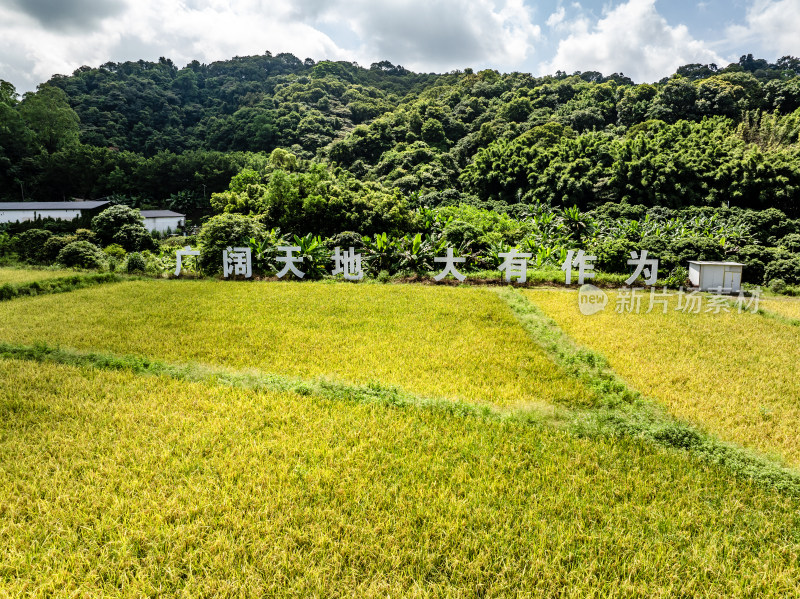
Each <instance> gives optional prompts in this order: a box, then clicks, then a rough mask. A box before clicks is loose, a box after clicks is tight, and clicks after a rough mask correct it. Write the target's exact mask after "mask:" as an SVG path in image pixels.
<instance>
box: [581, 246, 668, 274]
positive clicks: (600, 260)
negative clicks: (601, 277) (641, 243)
mask: <svg viewBox="0 0 800 599" xmlns="http://www.w3.org/2000/svg"><path fill="white" fill-rule="evenodd" d="M638 249H639V248H638V246H637V245H636V244H635V243H633V242H632V241H629V240H627V239H604V240H602V241H598V242H596V243H594V244H593V245H592V246H591V247H590V249H589V254H594V255H595V256H597V260H596V261H595V267H596V268H597V270H600V271H602V272H615V273H626V272H628V269H629V266H628V260H630V259H631V250H638ZM655 257H658V256H655Z"/></svg>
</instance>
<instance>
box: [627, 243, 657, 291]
mask: <svg viewBox="0 0 800 599" xmlns="http://www.w3.org/2000/svg"><path fill="white" fill-rule="evenodd" d="M628 264H630V265H631V266H635V267H636V268H635V269H634V271H633V274H632V275H631V276H630V277H628V278H627V279H625V284H626V285H630V284H632V283H633V282H634V281H635V280H636V279H638V278H639V275H643V276H644V278H645V281H644V282H645V284H647V285H655V284H656V279H657V278H658V260H657V259H656V258H648V257H647V250H642V255H641V256H640V255H639V252H637V251H635V250H634V251H632V252H631V260H628Z"/></svg>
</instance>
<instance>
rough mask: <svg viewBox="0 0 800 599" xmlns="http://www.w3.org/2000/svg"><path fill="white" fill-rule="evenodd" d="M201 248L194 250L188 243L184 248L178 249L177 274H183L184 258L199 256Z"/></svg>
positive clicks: (176, 255) (176, 256)
mask: <svg viewBox="0 0 800 599" xmlns="http://www.w3.org/2000/svg"><path fill="white" fill-rule="evenodd" d="M199 255H200V252H199V250H193V249H192V247H191V246H189V245H187V246H186V247H184V248H183V249H180V250H178V251H177V252H175V276H176V277H179V276H181V270H183V258H185V257H187V256H199Z"/></svg>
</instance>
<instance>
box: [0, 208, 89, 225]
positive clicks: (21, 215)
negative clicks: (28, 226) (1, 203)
mask: <svg viewBox="0 0 800 599" xmlns="http://www.w3.org/2000/svg"><path fill="white" fill-rule="evenodd" d="M80 215H81V211H80V210H0V223H15V222H17V221H19V222H25V221H29V220H36V219H37V218H60V219H62V220H72V219H75V218H78V217H79V216H80Z"/></svg>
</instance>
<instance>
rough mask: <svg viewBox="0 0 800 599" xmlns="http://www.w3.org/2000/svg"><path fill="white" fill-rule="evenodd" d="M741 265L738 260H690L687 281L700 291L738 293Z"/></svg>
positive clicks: (740, 284) (740, 280) (742, 265)
mask: <svg viewBox="0 0 800 599" xmlns="http://www.w3.org/2000/svg"><path fill="white" fill-rule="evenodd" d="M742 267H744V264H739V263H738V262H709V261H702V260H697V261H690V262H689V281H691V283H692V285H694V286H695V287H698V288H699V289H700V291H717V290H719V289H721V290H722V292H723V293H738V292H739V291H740V290H741V288H742Z"/></svg>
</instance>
